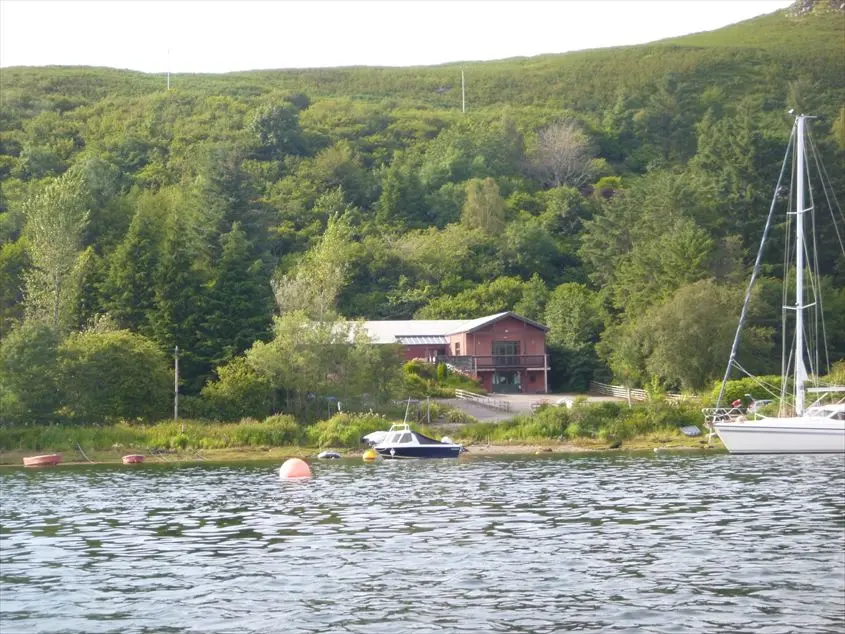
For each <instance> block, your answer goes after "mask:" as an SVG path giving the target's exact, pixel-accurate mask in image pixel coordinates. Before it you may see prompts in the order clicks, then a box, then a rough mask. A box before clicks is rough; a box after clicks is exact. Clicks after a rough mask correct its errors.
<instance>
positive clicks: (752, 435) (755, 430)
mask: <svg viewBox="0 0 845 634" xmlns="http://www.w3.org/2000/svg"><path fill="white" fill-rule="evenodd" d="M713 428H714V429H715V430H716V433H717V434H718V435H719V438H720V439H721V440H722V443H724V445H725V447H726V448H727V450H728V451H729V452H731V453H845V420H836V419H834V418H825V417H821V416H805V417H800V418H799V417H795V418H761V419H760V420H750V421H742V422H739V421H737V422H723V423H714V424H713Z"/></svg>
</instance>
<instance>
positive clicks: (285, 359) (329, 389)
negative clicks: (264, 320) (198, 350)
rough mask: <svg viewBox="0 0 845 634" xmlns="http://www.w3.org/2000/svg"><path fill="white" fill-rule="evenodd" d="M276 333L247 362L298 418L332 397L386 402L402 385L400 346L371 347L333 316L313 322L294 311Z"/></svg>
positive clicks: (250, 353) (251, 352) (277, 326)
mask: <svg viewBox="0 0 845 634" xmlns="http://www.w3.org/2000/svg"><path fill="white" fill-rule="evenodd" d="M273 330H274V337H273V339H272V340H271V341H269V342H266V343H265V342H257V343H256V344H255V345H254V346H253V347H252V348H250V349H249V350H248V351H247V353H246V358H247V361H248V363H249V365H250V366H251V367H252V368H253V369H254V370H255V371H256V372H257V373H258V375H259V376H262V377H264V378H265V379H266V380H267V381H269V382H270V384H271V385H272V386H273V388H274V389H278V390H281V391H283V392H284V393H285V394H286V396H287V403H288V409H289V410H291V411H293V412H294V413H295V414H296V415H297V416H306V415H308V412H309V411H310V410H313V409H314V406H315V404H316V402H317V399H319V398H325V397H327V396H335V397H338V398H341V399H345V398H347V397H350V396H352V395H357V396H360V395H361V394H364V393H367V394H370V395H371V396H372V397H375V396H376V395H380V396H381V397H385V395H386V393H387V392H390V390H391V386H394V385H395V384H396V381H397V380H398V374H399V372H400V370H401V357H400V354H399V350H398V346H386V347H385V346H382V345H374V344H372V343H370V341H369V338H368V337H367V336H366V333H365V332H364V331H363V329H362V328H360V327H358V326H357V325H355V324H350V323H348V322H343V321H339V320H337V319H336V318H335V317H334V316H330V315H324V318H323V320H322V321H312V320H311V319H310V318H309V317H308V315H307V314H306V313H305V312H303V311H290V312H285V313H283V314H282V316H281V317H277V318H276V319H275V322H274V329H273ZM378 348H384V349H382V350H378ZM387 396H392V394H387Z"/></svg>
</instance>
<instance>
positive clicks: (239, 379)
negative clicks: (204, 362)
mask: <svg viewBox="0 0 845 634" xmlns="http://www.w3.org/2000/svg"><path fill="white" fill-rule="evenodd" d="M215 372H216V374H217V378H216V379H215V380H213V381H209V382H208V383H207V384H206V385H205V386H204V387H203V388H202V397H203V398H204V399H205V400H206V401H208V403H209V404H210V406H211V410H212V412H213V413H214V414H216V416H217V417H218V419H219V420H241V419H242V418H247V417H253V418H265V417H267V416H268V415H270V414H271V413H272V409H273V388H272V386H271V385H270V381H269V380H268V379H267V378H265V377H264V376H261V375H259V374H258V372H256V371H255V369H254V368H253V367H252V366H251V365H249V363H248V362H247V359H246V357H245V356H239V357H235V358H234V359H232V360H231V361H229V362H228V363H225V364H223V365H220V366H218V367H217V369H216V370H215Z"/></svg>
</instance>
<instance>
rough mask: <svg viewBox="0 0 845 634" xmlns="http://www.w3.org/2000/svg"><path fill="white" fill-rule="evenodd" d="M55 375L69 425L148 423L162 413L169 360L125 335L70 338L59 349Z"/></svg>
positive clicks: (167, 393) (145, 341)
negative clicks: (58, 365) (57, 371)
mask: <svg viewBox="0 0 845 634" xmlns="http://www.w3.org/2000/svg"><path fill="white" fill-rule="evenodd" d="M60 373H61V379H60V380H61V384H62V387H63V390H62V391H63V393H64V394H65V398H66V402H65V404H66V406H67V409H68V410H69V412H70V415H71V417H72V418H73V419H74V420H77V421H80V422H86V423H89V424H90V423H103V422H115V421H118V420H124V419H128V420H145V421H154V420H156V419H158V418H161V417H163V416H165V415H166V414H167V412H168V408H169V404H170V396H171V390H172V387H173V375H172V373H171V371H170V364H169V357H167V356H165V354H164V353H163V352H162V351H161V350H160V349H159V348H158V347H157V346H156V345H155V343H154V342H152V341H150V340H149V339H147V338H145V337H143V336H142V335H137V334H134V333H131V332H129V331H128V330H116V331H110V332H109V331H106V332H101V331H96V330H95V331H83V332H78V333H73V334H71V335H70V336H69V337H68V338H67V339H66V340H65V341H64V343H62V345H61V348H60Z"/></svg>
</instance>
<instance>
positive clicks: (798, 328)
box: [704, 115, 845, 453]
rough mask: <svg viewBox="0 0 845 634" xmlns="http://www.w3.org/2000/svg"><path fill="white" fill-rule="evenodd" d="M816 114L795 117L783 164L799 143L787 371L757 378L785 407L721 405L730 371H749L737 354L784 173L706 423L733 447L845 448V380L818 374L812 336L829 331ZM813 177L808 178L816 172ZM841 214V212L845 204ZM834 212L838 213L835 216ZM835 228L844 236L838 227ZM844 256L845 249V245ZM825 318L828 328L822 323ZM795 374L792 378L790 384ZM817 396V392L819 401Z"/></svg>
mask: <svg viewBox="0 0 845 634" xmlns="http://www.w3.org/2000/svg"><path fill="white" fill-rule="evenodd" d="M810 118H812V117H807V116H805V115H798V116H796V117H795V124H794V126H793V129H792V136H791V138H790V144H789V148H788V149H787V153H786V156H785V157H784V161H783V166H782V168H781V178H783V175H784V173H785V171H786V168H787V164H788V159H789V154H790V150H791V149H792V148H793V147H794V151H795V152H794V153H795V156H794V172H793V179H792V180H793V184H794V185H795V187H794V193H795V196H794V208H792V201H793V197H792V196H789V198H787V199H786V200H787V201H789V203H790V205H789V208H788V209H787V210H786V217H787V219H788V222H789V226H788V233H787V235H790V233H789V231H791V232H792V235H794V243H793V244H791V245H790V247H791V248H790V250H789V251H788V256H789V257H787V258H786V259H785V262H787V263H788V264H789V270H788V271H787V274H786V275H784V284H787V283H788V282H789V279H790V274H791V275H793V276H794V282H793V283H792V284H794V285H790V286H786V287H785V290H784V298H785V299H786V298H787V295H789V296H790V297H791V299H790V300H788V301H785V302H784V306H783V310H782V311H781V312H782V316H783V318H784V332H789V331H792V332H793V333H794V334H793V341H792V344H791V345H788V346H784V350H783V353H784V361H783V366H782V367H783V368H784V371H783V377H782V381H781V385H780V386H766V385H764V384H763V383H762V382H761V381H760V380H759V379H758V383H760V384H761V386H762V387H765V388H766V389H767V390H768V391H769V392H770V394H771V395H772V402H774V403H777V404H778V413H777V415H776V416H763V415H761V414H760V413H759V412H758V411H757V410H758V407H757V406H756V404H755V406H754V407H751V408H749V409H748V410H743V409H742V408H741V407H740V405H741V402H740V401H735V402H734V403H732V406H731V407H721V401H722V398H723V396H724V394H725V386H726V384H727V382H728V379H729V378H730V373H731V371H732V370H733V369H738V370H741V371H744V368H743V367H742V365H741V364H740V363H739V362H738V360H737V354H738V350H739V342H740V333H741V331H742V327H743V321H744V319H745V316H746V312H747V308H748V305H749V301H750V298H751V292H752V288H753V286H754V282H755V280H756V278H757V277H758V274H759V271H760V264H761V261H762V254H763V248H764V245H765V242H766V236H767V233H768V230H769V228H770V227H771V226H772V224H773V213H774V210H775V206H776V203H777V201H778V198H779V189H780V182H781V178H779V179H778V185H777V186H776V187H775V195H774V198H773V200H772V204H771V207H770V209H769V217H768V219H767V221H766V228H765V230H764V232H763V238H762V240H761V243H760V250H759V251H758V254H757V260H756V262H755V264H754V270H753V272H752V274H751V280H750V281H749V284H748V290H747V291H746V296H745V302H744V304H743V306H742V311H741V312H740V317H739V325H738V326H737V330H736V333H735V335H734V340H733V345H732V347H731V353H730V357H729V360H728V366H727V369H726V371H725V375H724V379H723V380H722V387H721V389H720V392H719V397H718V399H717V402H716V407H714V408H707V409H705V410H704V416H705V422H706V423H707V424H708V425H709V426H710V428H711V429H712V430H713V431H712V433H715V434H717V435H718V436H719V438H720V439H721V440H722V443H723V444H724V445H725V447H726V448H727V450H728V451H729V452H730V453H845V386H838V385H832V384H830V383H827V384H825V382H823V381H820V380H819V376H820V375H821V374H822V371H823V369H824V368H822V367H819V366H820V365H821V360H824V359H828V358H829V355H828V354H827V349H826V348H825V347H824V342H823V341H814V340H812V339H810V338H809V334H810V333H815V334H816V338H817V339H820V338H821V335H819V332H821V333H822V334H824V332H825V329H824V319H823V314H822V313H821V306H822V301H821V298H820V297H819V296H818V290H819V289H820V288H821V287H822V284H821V283H820V280H819V279H818V272H817V270H815V268H816V266H817V264H818V261H819V256H818V255H817V254H816V251H815V249H814V247H815V246H816V239H815V235H814V234H813V232H814V231H815V230H816V221H815V220H814V213H815V207H816V206H817V205H818V203H819V201H818V200H817V201H815V203H814V197H813V195H812V190H811V191H810V196H809V204H808V202H807V197H806V196H805V186H806V184H807V183H805V177H806V174H805V172H806V171H807V170H806V167H807V165H808V163H809V162H808V161H807V154H808V153H807V146H808V145H809V146H810V149H811V150H812V152H811V154H812V156H813V157H814V158H816V159H817V158H818V156H817V155H818V153H817V152H816V151H815V148H814V145H813V141H812V137H811V136H810V134H809V130H808V129H807V123H808V122H807V119H810ZM820 172H821V174H820V175H822V174H824V172H823V171H821V170H820ZM807 181H808V182H809V179H807ZM834 201H835V199H834ZM839 213H840V217H841V213H842V212H841V210H840V212H839ZM834 218H836V216H835V215H834ZM792 225H794V227H792ZM836 235H839V230H837V232H836ZM843 255H845V249H843ZM805 256H806V257H805ZM805 278H806V280H805ZM805 282H806V287H805ZM811 310H812V311H813V314H811V315H808V318H807V319H806V320H805V312H806V313H809V312H810V311H811ZM792 315H794V319H793V318H792ZM788 317H789V318H790V320H791V323H790V324H789V327H788V324H787V321H786V320H787V318H788ZM819 323H820V324H821V327H819V326H818V324H819ZM813 326H815V327H813ZM828 371H829V369H828ZM746 374H748V373H746ZM790 374H791V377H790ZM749 376H750V374H749ZM789 378H791V379H792V385H791V386H790V385H789V381H788V379H789ZM747 396H750V395H747ZM810 399H813V400H812V402H811V401H810ZM767 400H768V399H767ZM711 436H712V434H711Z"/></svg>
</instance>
